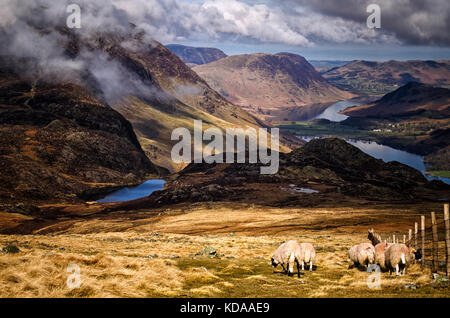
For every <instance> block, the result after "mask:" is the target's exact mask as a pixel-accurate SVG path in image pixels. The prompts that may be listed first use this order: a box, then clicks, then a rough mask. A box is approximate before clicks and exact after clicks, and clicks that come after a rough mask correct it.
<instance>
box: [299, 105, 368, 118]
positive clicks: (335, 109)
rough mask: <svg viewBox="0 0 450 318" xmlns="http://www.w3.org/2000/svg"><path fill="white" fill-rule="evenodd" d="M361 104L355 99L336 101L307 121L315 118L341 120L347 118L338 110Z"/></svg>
mask: <svg viewBox="0 0 450 318" xmlns="http://www.w3.org/2000/svg"><path fill="white" fill-rule="evenodd" d="M359 105H362V103H361V102H358V101H355V100H343V101H340V102H337V103H335V104H333V105H331V106H330V107H328V108H327V109H325V110H324V111H323V112H322V113H320V114H319V115H317V116H314V117H312V118H309V119H308V120H307V121H312V120H315V119H328V120H329V121H336V122H337V121H343V120H345V119H347V118H348V116H346V115H342V114H339V112H340V111H342V110H344V109H347V108H349V107H352V106H359Z"/></svg>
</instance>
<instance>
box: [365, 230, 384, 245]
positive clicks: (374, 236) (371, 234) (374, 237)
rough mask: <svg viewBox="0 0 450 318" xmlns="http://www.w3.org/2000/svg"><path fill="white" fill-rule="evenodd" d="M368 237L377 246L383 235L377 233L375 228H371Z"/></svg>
mask: <svg viewBox="0 0 450 318" xmlns="http://www.w3.org/2000/svg"><path fill="white" fill-rule="evenodd" d="M367 238H368V239H369V240H370V241H371V242H372V245H373V246H376V245H377V244H379V243H381V237H380V236H379V235H377V234H375V231H374V229H370V230H369V234H368V235H367Z"/></svg>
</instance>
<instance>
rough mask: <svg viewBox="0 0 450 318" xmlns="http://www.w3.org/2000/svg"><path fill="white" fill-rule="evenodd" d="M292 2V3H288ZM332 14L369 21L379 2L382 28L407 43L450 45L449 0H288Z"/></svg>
mask: <svg viewBox="0 0 450 318" xmlns="http://www.w3.org/2000/svg"><path fill="white" fill-rule="evenodd" d="M287 3H289V4H287ZM287 3H286V2H284V8H285V9H288V10H292V8H291V6H292V4H293V3H294V4H298V5H300V6H302V7H307V8H310V9H311V10H312V11H315V12H317V13H322V14H325V15H328V16H330V17H334V18H335V17H340V18H342V19H345V20H348V21H354V22H360V23H365V21H366V19H367V17H368V13H367V12H366V8H367V6H368V5H369V4H372V3H375V4H378V5H380V7H381V21H382V22H381V27H382V30H381V31H385V32H389V33H392V34H394V35H395V37H396V38H397V39H399V40H400V41H401V42H403V43H405V44H418V45H444V46H448V45H450V32H449V30H450V1H449V0H339V1H337V0H288V1H287Z"/></svg>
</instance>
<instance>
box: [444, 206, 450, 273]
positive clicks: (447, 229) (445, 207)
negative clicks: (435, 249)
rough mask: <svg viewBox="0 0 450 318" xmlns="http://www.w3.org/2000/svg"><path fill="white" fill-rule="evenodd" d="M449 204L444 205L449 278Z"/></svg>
mask: <svg viewBox="0 0 450 318" xmlns="http://www.w3.org/2000/svg"><path fill="white" fill-rule="evenodd" d="M448 214H449V213H448V203H447V204H444V221H445V247H446V250H447V257H446V263H447V271H446V272H447V276H448V275H450V220H449V216H448Z"/></svg>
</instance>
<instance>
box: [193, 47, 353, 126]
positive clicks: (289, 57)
mask: <svg viewBox="0 0 450 318" xmlns="http://www.w3.org/2000/svg"><path fill="white" fill-rule="evenodd" d="M193 70H194V71H195V72H197V74H199V75H200V76H201V77H202V78H204V79H205V80H206V81H207V82H208V84H209V85H210V86H211V87H212V88H214V89H215V90H217V91H218V92H219V93H221V94H222V95H223V96H224V97H225V98H227V99H228V100H230V101H231V102H233V103H235V104H237V105H240V106H242V107H243V108H244V109H248V110H250V111H252V112H253V113H254V114H256V115H262V114H265V113H266V112H267V111H268V110H269V111H273V110H279V109H283V108H287V107H295V106H305V105H309V104H317V103H327V102H333V101H338V100H342V99H349V98H351V97H354V95H352V94H351V93H348V92H344V91H341V90H339V89H338V88H335V87H334V86H333V85H331V84H329V83H328V82H327V81H326V80H325V79H324V78H323V77H322V76H321V75H320V74H319V73H318V72H317V71H316V70H315V69H314V67H313V66H312V65H310V64H309V63H308V62H307V61H306V59H305V58H304V57H302V56H300V55H296V54H292V53H285V52H281V53H278V54H265V53H255V54H242V55H234V56H229V57H227V58H224V59H221V60H218V61H216V62H212V63H209V64H205V65H200V66H196V67H194V68H193ZM261 110H262V111H261ZM260 117H262V118H264V116H260Z"/></svg>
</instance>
